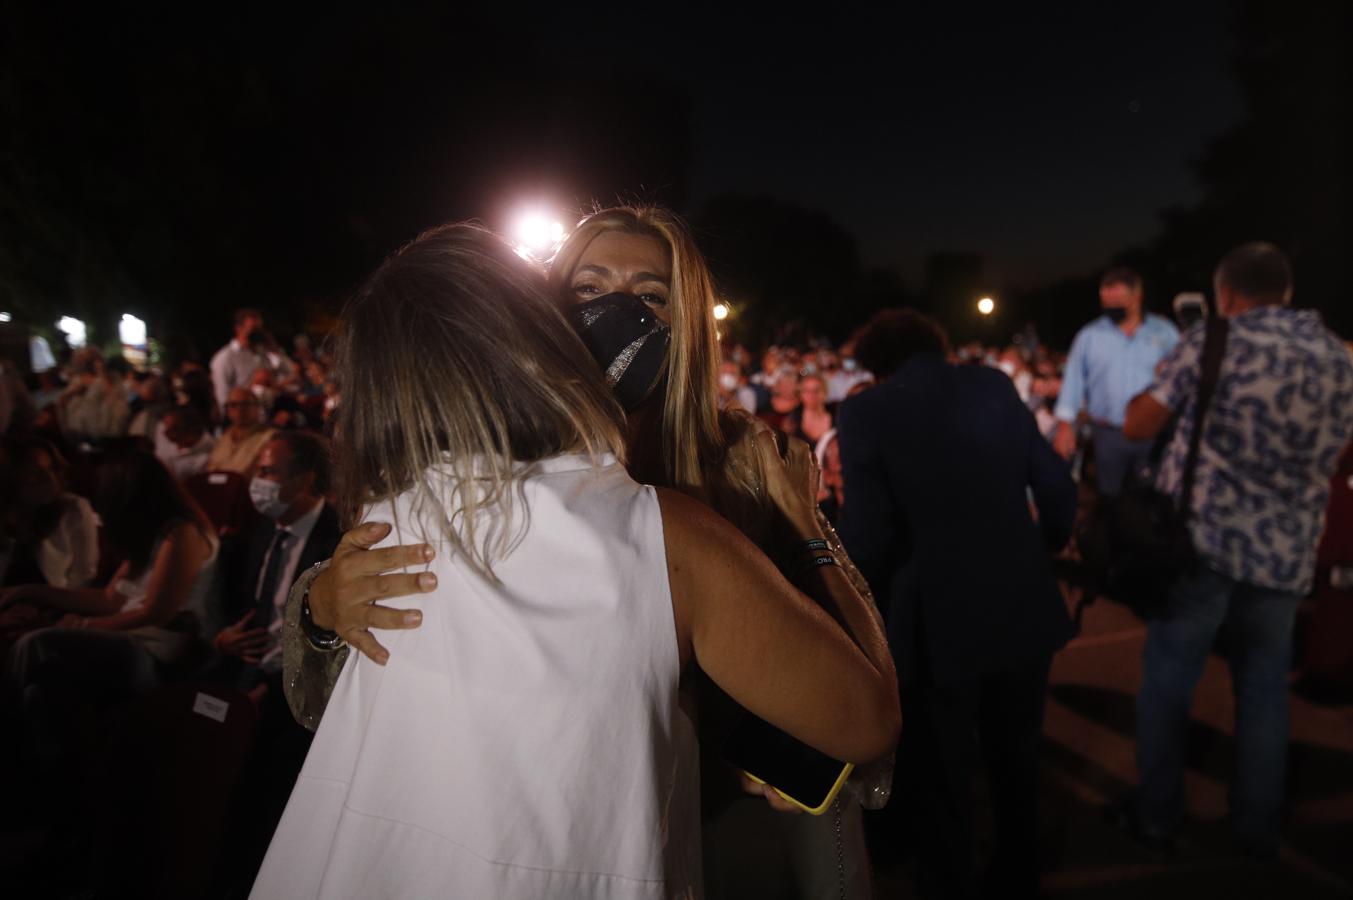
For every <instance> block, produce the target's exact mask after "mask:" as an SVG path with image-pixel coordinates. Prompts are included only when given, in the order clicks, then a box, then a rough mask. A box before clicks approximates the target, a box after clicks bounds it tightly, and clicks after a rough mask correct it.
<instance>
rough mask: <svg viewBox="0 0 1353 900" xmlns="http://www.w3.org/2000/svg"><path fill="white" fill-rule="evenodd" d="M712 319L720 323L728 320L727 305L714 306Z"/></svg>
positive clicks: (718, 304) (717, 304)
mask: <svg viewBox="0 0 1353 900" xmlns="http://www.w3.org/2000/svg"><path fill="white" fill-rule="evenodd" d="M714 318H715V320H716V321H719V322H722V321H723V320H724V319H726V318H728V305H727V304H726V303H716V304H714Z"/></svg>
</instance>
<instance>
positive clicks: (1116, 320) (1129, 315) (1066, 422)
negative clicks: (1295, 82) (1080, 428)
mask: <svg viewBox="0 0 1353 900" xmlns="http://www.w3.org/2000/svg"><path fill="white" fill-rule="evenodd" d="M1099 300H1100V303H1101V304H1102V305H1103V307H1104V315H1102V316H1100V317H1099V318H1097V319H1095V320H1094V321H1093V322H1091V323H1090V324H1089V325H1086V326H1085V327H1084V328H1082V329H1081V330H1080V332H1079V333H1078V334H1077V335H1076V339H1075V340H1074V341H1073V342H1072V344H1071V354H1070V355H1069V356H1068V357H1067V360H1066V371H1065V373H1064V374H1063V376H1062V392H1061V394H1059V395H1058V397H1057V408H1056V415H1057V420H1058V422H1057V436H1056V439H1055V441H1054V444H1055V446H1056V448H1057V452H1058V453H1060V454H1061V455H1062V456H1064V457H1066V458H1068V459H1069V458H1070V457H1071V456H1072V455H1074V454H1075V452H1076V424H1075V423H1076V421H1077V419H1078V418H1079V417H1080V414H1081V412H1085V413H1086V415H1087V417H1088V418H1089V419H1090V422H1091V424H1092V425H1093V427H1094V432H1093V440H1094V445H1095V473H1096V477H1095V480H1096V483H1097V486H1098V487H1099V493H1100V496H1102V497H1116V496H1118V494H1119V493H1120V492H1121V491H1122V488H1123V480H1124V479H1125V478H1126V477H1127V474H1128V473H1129V472H1133V471H1136V470H1138V469H1140V468H1141V467H1142V466H1144V465H1145V464H1146V461H1147V457H1148V456H1149V455H1150V453H1151V445H1152V442H1151V441H1129V440H1128V439H1127V438H1125V437H1124V436H1123V417H1124V416H1125V415H1126V413H1127V405H1128V401H1130V400H1131V399H1132V398H1133V397H1135V396H1136V395H1137V394H1139V393H1141V392H1142V391H1144V390H1146V388H1147V387H1149V386H1150V384H1151V381H1152V379H1153V378H1154V376H1155V371H1156V364H1157V363H1159V362H1160V361H1161V360H1162V359H1163V358H1164V357H1165V355H1166V354H1167V353H1169V352H1170V351H1171V350H1173V349H1174V345H1175V344H1177V343H1178V342H1179V331H1178V330H1177V329H1176V328H1175V327H1174V325H1172V324H1171V323H1170V321H1169V320H1168V319H1166V318H1163V317H1162V316H1157V315H1154V314H1152V313H1145V312H1143V310H1142V279H1141V276H1140V275H1138V274H1137V273H1136V272H1134V271H1132V270H1131V269H1125V268H1117V269H1110V270H1109V271H1108V272H1106V273H1104V277H1103V278H1101V279H1100V282H1099Z"/></svg>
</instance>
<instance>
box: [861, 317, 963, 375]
mask: <svg viewBox="0 0 1353 900" xmlns="http://www.w3.org/2000/svg"><path fill="white" fill-rule="evenodd" d="M948 352H949V337H948V336H947V335H946V334H945V333H944V328H943V327H942V326H941V325H940V323H939V322H936V321H935V320H934V319H932V318H930V317H929V316H926V315H922V314H921V313H919V312H917V311H916V310H914V309H908V308H905V307H903V308H900V309H885V310H881V311H879V312H877V313H875V314H874V316H873V318H871V319H870V320H869V322H868V324H866V325H865V326H864V329H863V330H862V331H861V332H860V336H859V337H858V338H856V340H855V359H856V361H858V362H859V364H860V365H861V366H863V367H864V368H865V369H866V370H867V371H870V372H873V373H874V377H875V378H878V379H880V380H882V379H884V378H887V377H888V376H889V375H892V374H893V373H894V372H896V371H897V370H898V369H900V368H902V365H903V363H905V362H906V361H907V360H908V359H910V358H911V357H913V356H915V355H917V354H918V353H935V354H939V355H940V356H944V355H946V354H948Z"/></svg>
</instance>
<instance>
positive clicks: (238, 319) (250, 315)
mask: <svg viewBox="0 0 1353 900" xmlns="http://www.w3.org/2000/svg"><path fill="white" fill-rule="evenodd" d="M245 319H258V320H259V321H260V322H262V321H263V313H261V312H259V311H258V310H257V309H254V308H253V307H252V306H243V307H240V308H239V309H237V310H235V327H236V328H239V327H240V326H241V325H243V324H244V321H245Z"/></svg>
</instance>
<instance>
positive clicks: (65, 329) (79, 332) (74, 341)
mask: <svg viewBox="0 0 1353 900" xmlns="http://www.w3.org/2000/svg"><path fill="white" fill-rule="evenodd" d="M56 330H57V331H59V332H61V333H62V334H64V335H65V336H66V343H67V344H70V345H71V346H72V347H75V348H79V347H83V346H84V345H85V340H86V339H87V338H88V336H89V331H88V329H86V328H85V323H84V322H81V321H80V320H79V319H76V318H73V317H71V316H62V317H61V318H60V319H58V320H57V323H56Z"/></svg>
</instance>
